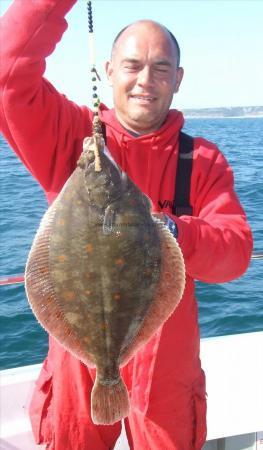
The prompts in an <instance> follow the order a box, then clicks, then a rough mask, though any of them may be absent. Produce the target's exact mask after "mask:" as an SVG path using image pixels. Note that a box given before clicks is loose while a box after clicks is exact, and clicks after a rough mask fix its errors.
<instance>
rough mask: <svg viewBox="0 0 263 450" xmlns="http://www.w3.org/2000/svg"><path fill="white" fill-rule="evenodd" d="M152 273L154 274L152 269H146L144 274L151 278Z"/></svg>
mask: <svg viewBox="0 0 263 450" xmlns="http://www.w3.org/2000/svg"><path fill="white" fill-rule="evenodd" d="M151 273H152V270H151V269H150V267H146V268H145V269H144V274H145V275H147V276H149V275H151Z"/></svg>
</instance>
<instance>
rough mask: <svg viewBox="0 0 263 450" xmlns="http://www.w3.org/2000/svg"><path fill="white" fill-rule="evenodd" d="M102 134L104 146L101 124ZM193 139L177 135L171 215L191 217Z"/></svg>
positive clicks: (180, 134) (184, 134)
mask: <svg viewBox="0 0 263 450" xmlns="http://www.w3.org/2000/svg"><path fill="white" fill-rule="evenodd" d="M102 133H103V137H104V140H105V144H106V128H105V124H104V123H102ZM193 151H194V139H193V138H192V136H189V135H188V134H186V133H183V132H182V131H180V133H179V153H178V163H177V172H176V177H175V191H174V192H175V195H174V199H173V208H172V213H173V214H174V215H175V216H178V217H179V216H183V215H186V216H191V215H192V214H193V208H192V206H191V205H190V188H191V175H192V166H193Z"/></svg>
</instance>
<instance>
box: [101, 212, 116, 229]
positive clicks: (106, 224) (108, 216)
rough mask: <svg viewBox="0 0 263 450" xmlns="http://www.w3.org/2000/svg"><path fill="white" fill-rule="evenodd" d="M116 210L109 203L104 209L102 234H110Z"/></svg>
mask: <svg viewBox="0 0 263 450" xmlns="http://www.w3.org/2000/svg"><path fill="white" fill-rule="evenodd" d="M115 215H116V211H115V209H114V208H113V207H112V205H109V206H108V207H107V208H106V210H105V215H104V220H103V234H111V232H112V230H113V227H114V220H115Z"/></svg>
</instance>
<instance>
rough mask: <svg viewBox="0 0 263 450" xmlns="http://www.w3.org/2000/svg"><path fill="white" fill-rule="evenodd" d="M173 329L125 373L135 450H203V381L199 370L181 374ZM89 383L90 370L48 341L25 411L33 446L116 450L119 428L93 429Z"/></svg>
mask: <svg viewBox="0 0 263 450" xmlns="http://www.w3.org/2000/svg"><path fill="white" fill-rule="evenodd" d="M173 326H174V323H173V319H169V320H168V321H167V322H166V324H165V325H164V327H163V329H162V330H159V331H158V332H157V333H156V335H155V336H154V337H153V338H152V339H151V341H150V342H149V343H148V344H147V345H146V346H145V347H144V348H143V349H142V350H140V351H139V352H138V353H137V354H136V355H135V357H134V358H133V359H132V360H130V362H129V363H128V364H127V365H126V366H125V367H124V368H122V376H123V379H124V382H125V384H126V386H127V388H128V391H129V396H130V401H131V412H130V415H129V416H128V417H127V418H126V419H125V427H126V433H127V437H128V441H129V445H130V448H131V449H134V450H201V448H202V446H203V445H204V442H205V439H206V399H205V377H204V374H203V372H202V370H201V367H200V366H199V364H198V363H197V364H196V367H194V366H193V365H192V366H191V365H189V367H188V369H187V367H186V368H185V369H184V370H182V365H181V363H180V361H178V360H177V358H176V351H175V350H174V351H173V348H174V347H175V348H176V346H175V345H174V344H171V339H170V332H171V331H172V330H173ZM184 351H186V350H184ZM184 359H186V360H187V355H186V356H185V355H184ZM94 378H95V369H88V368H87V367H86V366H84V365H83V364H82V363H81V362H80V361H78V360H77V359H76V358H74V357H73V356H71V354H69V353H68V352H67V351H65V350H64V349H63V348H62V347H61V346H60V345H59V344H58V343H56V342H55V341H54V340H53V339H52V338H50V349H49V354H48V357H47V358H46V360H45V362H44V365H43V368H42V371H41V374H40V377H39V379H38V381H37V385H36V389H35V392H34V395H33V399H32V402H31V407H30V417H31V422H32V428H33V432H34V435H35V439H36V441H37V442H38V443H46V444H47V447H46V448H47V449H49V450H109V449H113V448H114V445H115V443H116V441H117V439H118V437H119V435H120V432H121V423H120V422H118V423H116V424H114V425H111V426H98V425H94V424H93V422H92V421H91V417H90V393H91V389H92V386H93V381H94Z"/></svg>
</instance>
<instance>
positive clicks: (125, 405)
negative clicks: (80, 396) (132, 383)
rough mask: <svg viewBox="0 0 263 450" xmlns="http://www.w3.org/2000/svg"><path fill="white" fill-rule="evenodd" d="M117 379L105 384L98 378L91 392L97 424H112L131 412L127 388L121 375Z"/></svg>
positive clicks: (93, 419)
mask: <svg viewBox="0 0 263 450" xmlns="http://www.w3.org/2000/svg"><path fill="white" fill-rule="evenodd" d="M116 381H117V382H115V383H114V384H113V383H112V384H103V383H102V382H101V381H99V380H98V377H97V378H96V381H95V384H94V386H93V389H92V392H91V417H92V421H93V423H94V424H96V425H112V424H114V423H115V422H118V421H119V420H121V419H124V417H127V416H128V414H129V409H130V402H129V397H128V392H127V388H126V386H125V384H124V383H123V381H122V378H121V377H120V378H118V380H116Z"/></svg>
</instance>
